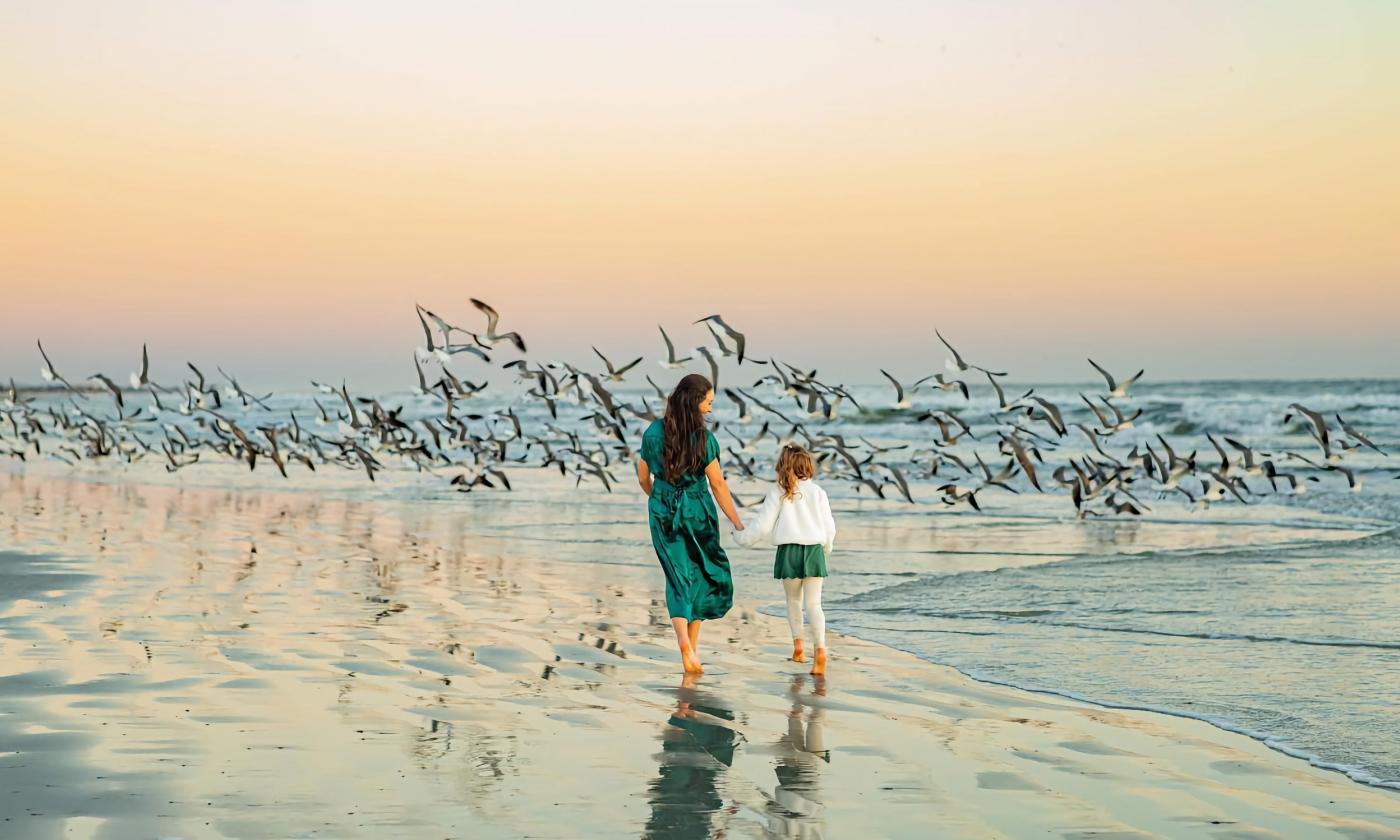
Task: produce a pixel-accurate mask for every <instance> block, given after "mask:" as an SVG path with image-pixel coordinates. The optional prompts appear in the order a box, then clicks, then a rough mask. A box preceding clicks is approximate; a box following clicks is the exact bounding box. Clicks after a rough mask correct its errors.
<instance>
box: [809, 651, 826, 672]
mask: <svg viewBox="0 0 1400 840" xmlns="http://www.w3.org/2000/svg"><path fill="white" fill-rule="evenodd" d="M811 673H812V676H815V677H820V676H822V675H824V674H825V673H826V648H817V655H816V657H815V658H814V659H813V661H812V671H811Z"/></svg>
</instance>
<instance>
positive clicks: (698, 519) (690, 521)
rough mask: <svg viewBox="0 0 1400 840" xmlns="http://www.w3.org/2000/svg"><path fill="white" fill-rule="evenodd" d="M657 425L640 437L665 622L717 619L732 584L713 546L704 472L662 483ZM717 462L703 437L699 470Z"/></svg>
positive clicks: (713, 445)
mask: <svg viewBox="0 0 1400 840" xmlns="http://www.w3.org/2000/svg"><path fill="white" fill-rule="evenodd" d="M664 434H665V433H664V430H663V426H662V421H660V420H655V421H653V422H652V424H651V425H650V426H648V427H647V430H646V433H645V434H643V435H642V460H644V461H646V463H647V468H648V469H650V470H651V476H652V485H651V498H650V499H649V500H648V501H647V512H648V514H649V516H648V518H649V519H650V521H651V545H652V547H653V548H655V549H656V559H657V560H659V561H661V570H662V571H663V572H664V573H665V574H666V610H667V612H668V613H670V615H671V618H684V619H685V620H686V621H701V620H709V619H713V618H720V617H722V616H723V615H724V614H725V613H727V612H729V608H730V607H731V606H733V604H734V579H733V578H732V577H730V574H729V556H728V555H726V554H725V553H724V547H723V546H721V545H720V541H719V515H718V514H717V513H716V512H715V502H714V499H712V498H711V497H710V486H709V483H708V482H707V481H706V480H705V467H703V466H702V467H701V468H700V469H699V470H698V471H696V472H693V473H690V474H688V475H684V476H681V477H680V478H679V479H676V480H675V481H671V480H669V479H665V478H662V463H661V445H662V442H663V437H664ZM718 457H719V441H717V440H715V436H714V435H712V434H710V432H708V431H706V432H705V466H708V465H709V463H710V462H711V461H713V460H715V459H716V458H718Z"/></svg>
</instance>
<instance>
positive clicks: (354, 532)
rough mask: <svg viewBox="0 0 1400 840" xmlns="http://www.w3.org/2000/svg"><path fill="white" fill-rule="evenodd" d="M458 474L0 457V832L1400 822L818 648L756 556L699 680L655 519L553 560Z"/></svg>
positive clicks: (990, 694) (1046, 709) (926, 671)
mask: <svg viewBox="0 0 1400 840" xmlns="http://www.w3.org/2000/svg"><path fill="white" fill-rule="evenodd" d="M483 498H486V497H483ZM471 501H474V500H471ZM471 501H468V502H464V503H462V504H458V505H452V506H444V505H437V506H425V505H419V504H415V503H413V502H411V501H391V500H384V499H357V498H355V497H354V496H353V495H345V496H339V497H337V496H336V495H334V494H328V493H311V492H305V493H303V492H278V491H269V490H257V491H255V492H254V491H251V490H248V489H218V488H214V487H197V486H180V484H179V483H178V482H166V483H164V484H160V485H156V484H144V483H118V484H95V483H85V482H82V481H75V480H71V479H68V478H60V477H52V476H44V475H40V474H32V473H27V474H24V475H13V474H8V473H3V472H0V791H3V794H2V795H0V837H16V838H20V837H22V838H60V837H64V838H68V837H77V838H85V837H90V838H126V837H155V836H160V837H189V838H201V837H250V838H251V837H269V838H272V837H278V838H281V837H415V838H416V837H461V838H467V837H472V838H480V837H488V838H489V837H503V838H504V837H521V836H530V837H614V836H652V837H680V838H688V837H697V838H699V837H710V836H718V835H720V834H721V833H722V834H723V836H730V837H762V836H776V837H823V836H825V837H930V836H945V837H1027V836H1059V837H1066V838H1088V837H1114V838H1130V837H1153V836H1160V837H1221V838H1264V837H1288V838H1293V837H1329V836H1330V837H1347V838H1370V837H1377V838H1379V837H1395V838H1400V796H1396V795H1394V794H1391V793H1388V792H1385V791H1381V790H1376V789H1370V788H1366V787H1363V786H1360V785H1357V784H1355V783H1353V782H1351V781H1349V780H1347V779H1346V778H1344V777H1342V776H1340V775H1339V774H1335V773H1330V772H1327V771H1324V770H1319V769H1316V768H1312V767H1309V766H1308V765H1306V764H1304V763H1303V762H1300V761H1296V760H1293V759H1290V758H1288V757H1286V756H1283V755H1280V754H1278V753H1276V752H1273V751H1271V750H1269V749H1268V748H1267V747H1265V746H1263V745H1262V744H1259V743H1256V742H1254V741H1251V740H1249V739H1247V738H1244V737H1242V736H1235V735H1231V734H1229V733H1225V732H1221V731H1219V730H1216V729H1214V728H1212V727H1210V726H1208V725H1206V724H1204V723H1198V722H1195V721H1189V720H1181V719H1176V718H1171V717H1167V716H1161V715H1154V714H1150V713H1138V712H1121V711H1110V710H1105V709H1101V708H1097V707H1093V706H1089V705H1085V704H1079V703H1074V702H1071V701H1065V700H1060V699H1058V698H1053V697H1047V696H1041V695H1035V694H1030V693H1026V692H1020V691H1015V690H1011V689H1003V688H1000V687H997V686H989V685H984V684H980V683H977V682H974V681H972V680H969V679H967V678H965V677H963V676H962V675H960V674H958V673H956V672H955V671H952V670H951V669H947V668H943V667H939V666H935V665H931V664H928V663H925V662H922V661H920V660H917V659H915V658H914V657H912V656H909V655H906V654H903V653H900V652H898V651H894V650H891V649H889V648H884V647H880V646H877V645H873V644H868V643H864V642H860V641H858V640H855V639H850V638H843V637H840V636H833V638H832V641H831V645H832V652H833V656H832V663H831V673H830V675H829V676H828V677H827V678H826V679H825V680H821V681H818V680H816V679H814V678H812V677H809V676H807V675H806V673H805V671H806V668H805V666H801V665H798V664H795V663H791V662H787V661H785V660H784V659H783V657H784V656H785V655H786V653H787V649H788V640H787V638H786V636H787V628H786V624H785V623H784V622H783V621H781V620H780V619H776V618H772V617H770V616H766V615H762V614H759V613H758V612H757V610H758V608H760V607H762V606H764V605H767V604H769V603H771V602H772V601H773V600H775V599H776V598H777V597H778V592H777V587H776V585H774V584H773V582H772V581H771V580H768V581H766V582H765V581H764V580H763V579H762V577H761V574H759V573H758V572H757V571H756V570H757V569H760V568H761V566H762V564H761V563H746V564H745V565H743V566H742V567H740V572H741V573H740V574H739V575H738V584H739V591H740V598H739V601H738V604H737V606H736V608H735V610H734V611H733V612H732V613H731V614H730V616H729V617H727V618H726V619H724V620H722V621H718V622H714V623H713V624H707V625H706V631H705V635H704V637H703V638H702V650H703V652H704V655H705V660H706V664H707V673H706V674H705V675H704V676H703V677H700V678H699V679H698V680H695V681H687V680H684V679H683V678H682V676H681V675H680V674H679V673H678V668H677V662H676V660H677V657H676V654H675V652H674V647H673V644H672V641H671V638H670V626H669V624H668V623H667V621H666V616H665V611H664V605H663V604H662V602H661V593H660V575H659V573H658V572H657V571H656V569H655V567H654V565H652V564H653V562H654V561H651V560H650V558H649V548H647V547H646V546H645V544H644V543H643V542H641V540H643V539H644V533H643V531H644V529H643V527H642V525H641V524H640V522H638V523H629V522H626V521H623V520H618V521H616V522H612V523H607V522H605V523H603V524H602V525H600V526H599V527H600V528H601V529H602V534H603V537H602V538H599V537H598V532H596V531H588V532H580V533H581V539H580V541H579V542H580V545H578V546H574V548H573V549H571V553H570V554H569V559H567V560H566V559H560V556H559V555H558V553H557V552H555V551H554V550H553V549H552V548H551V544H550V543H545V542H539V541H534V538H533V537H532V532H531V530H530V529H529V528H520V527H516V528H515V529H514V530H513V531H512V530H507V531H503V530H502V529H501V528H500V527H499V522H500V521H501V520H502V519H504V518H508V517H509V515H510V514H509V508H508V507H507V506H508V505H509V504H510V503H511V502H510V501H509V500H504V501H502V500H501V499H500V498H499V497H498V498H497V499H495V500H493V501H491V502H490V503H489V505H486V506H484V507H479V508H473V507H472V504H471ZM639 509H640V507H639ZM482 511H490V512H491V521H487V520H486V519H485V518H483V517H485V516H486V514H484V513H483V512H482ZM532 515H533V514H532ZM590 516H592V514H590V513H589V512H588V511H586V510H585V511H568V510H561V511H558V512H557V519H556V520H554V521H550V522H544V523H539V524H538V526H537V527H538V528H541V529H544V528H556V529H557V528H570V527H575V526H576V524H577V523H578V522H579V521H583V520H587V519H589V518H590ZM595 518H596V517H595ZM493 524H494V525H495V526H496V527H492V526H493ZM503 533H504V534H505V535H504V536H503ZM511 534H514V536H511ZM584 537H586V538H587V539H583V538H584ZM737 565H738V564H736V566H737Z"/></svg>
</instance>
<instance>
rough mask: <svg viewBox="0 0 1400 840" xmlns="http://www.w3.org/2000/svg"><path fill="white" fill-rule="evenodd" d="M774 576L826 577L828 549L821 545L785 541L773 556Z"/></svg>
mask: <svg viewBox="0 0 1400 840" xmlns="http://www.w3.org/2000/svg"><path fill="white" fill-rule="evenodd" d="M773 577H775V578H808V577H826V551H825V550H823V549H822V547H821V546H819V545H795V544H792V543H784V544H783V545H780V546H778V554H777V556H776V557H775V558H773Z"/></svg>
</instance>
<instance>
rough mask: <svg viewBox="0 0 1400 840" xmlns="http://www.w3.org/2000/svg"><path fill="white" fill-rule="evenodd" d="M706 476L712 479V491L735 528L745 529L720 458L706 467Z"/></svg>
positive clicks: (738, 529)
mask: <svg viewBox="0 0 1400 840" xmlns="http://www.w3.org/2000/svg"><path fill="white" fill-rule="evenodd" d="M705 477H706V478H708V479H709V480H710V492H711V493H713V494H715V503H716V504H718V505H719V509H720V511H721V512H722V513H724V515H725V516H726V517H728V519H729V522H730V524H732V525H733V526H734V530H736V531H742V530H744V520H742V519H740V518H739V511H737V510H735V509H734V497H733V496H732V495H730V493H729V483H728V482H726V481H725V480H724V470H723V469H721V468H720V465H719V459H718V458H716V459H714V460H713V461H711V462H710V465H709V466H708V467H706V468H705Z"/></svg>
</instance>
